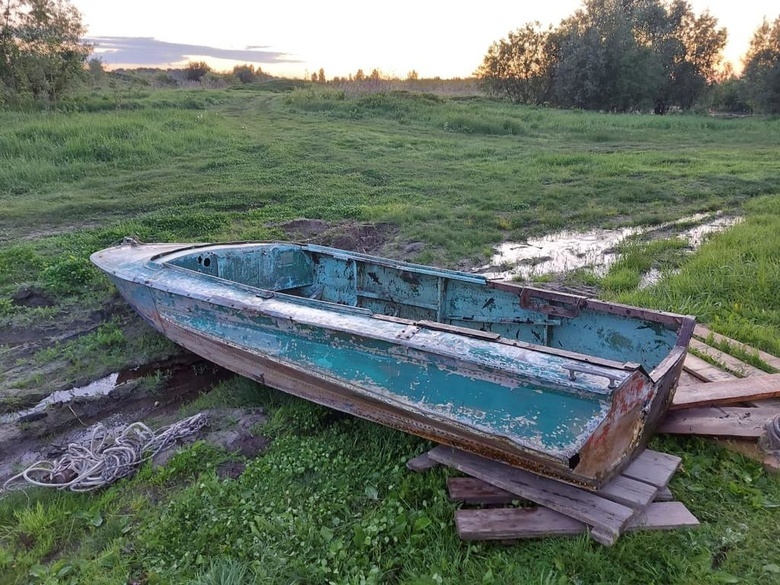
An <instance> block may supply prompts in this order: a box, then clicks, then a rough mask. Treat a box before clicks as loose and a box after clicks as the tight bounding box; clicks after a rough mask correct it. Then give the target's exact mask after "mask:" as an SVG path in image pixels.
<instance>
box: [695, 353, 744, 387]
mask: <svg viewBox="0 0 780 585" xmlns="http://www.w3.org/2000/svg"><path fill="white" fill-rule="evenodd" d="M683 370H685V371H686V372H688V373H689V374H691V375H693V376H694V377H696V378H699V380H701V381H702V382H721V381H724V380H736V379H737V377H736V376H735V375H734V374H729V373H728V372H726V371H725V370H721V369H720V368H717V367H715V366H713V365H712V364H710V363H708V362H705V361H704V360H703V359H701V358H700V357H697V356H695V355H693V354H692V353H689V354H688V355H686V356H685V362H684V363H683Z"/></svg>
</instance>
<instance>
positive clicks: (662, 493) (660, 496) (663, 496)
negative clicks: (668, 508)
mask: <svg viewBox="0 0 780 585" xmlns="http://www.w3.org/2000/svg"><path fill="white" fill-rule="evenodd" d="M655 501H656V502H672V501H674V494H673V493H672V490H670V489H669V486H668V485H667V486H665V487H662V488H661V489H660V490H658V493H657V494H656V495H655Z"/></svg>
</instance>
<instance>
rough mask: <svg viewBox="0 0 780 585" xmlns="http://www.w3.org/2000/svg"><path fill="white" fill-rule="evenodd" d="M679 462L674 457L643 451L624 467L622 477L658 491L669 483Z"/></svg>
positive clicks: (677, 458) (679, 460)
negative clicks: (641, 482) (653, 487)
mask: <svg viewBox="0 0 780 585" xmlns="http://www.w3.org/2000/svg"><path fill="white" fill-rule="evenodd" d="M681 462H682V459H680V458H679V457H677V456H676V455H669V454H668V453H659V452H658V451H653V450H651V449H645V450H644V451H642V452H641V453H640V454H639V455H638V456H637V457H636V459H634V460H633V461H632V462H631V463H630V464H629V466H628V467H626V469H625V470H624V471H623V475H625V476H626V477H631V478H633V479H637V480H639V481H643V482H645V483H649V484H650V485H653V486H655V487H657V488H659V489H660V488H662V487H665V486H666V485H667V484H668V483H669V480H670V479H672V476H673V475H674V474H675V472H676V471H677V469H678V468H679V467H680V463H681Z"/></svg>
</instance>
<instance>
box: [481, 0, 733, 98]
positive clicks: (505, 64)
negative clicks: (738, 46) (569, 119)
mask: <svg viewBox="0 0 780 585" xmlns="http://www.w3.org/2000/svg"><path fill="white" fill-rule="evenodd" d="M725 42H726V31H725V29H723V28H720V29H719V28H717V20H716V19H715V18H714V17H712V16H711V15H710V14H709V13H707V12H705V13H703V14H702V15H701V16H699V17H697V16H696V15H695V14H694V13H693V11H692V10H691V8H690V6H689V5H688V3H687V2H685V0H671V1H667V0H585V1H584V3H583V6H582V8H581V9H579V10H577V11H576V12H575V13H574V14H573V15H571V16H570V17H568V18H567V19H565V20H564V21H562V22H561V24H560V25H559V26H558V28H556V29H552V28H551V29H548V30H542V29H541V27H540V25H539V23H529V24H526V25H525V27H523V28H520V29H517V30H516V31H514V32H512V33H510V34H509V35H508V37H507V38H506V39H502V40H500V41H498V42H496V43H493V45H491V47H490V49H489V50H488V53H487V55H486V56H485V58H484V60H483V64H482V66H481V67H480V69H479V70H478V71H477V75H478V77H479V79H480V82H481V84H482V86H483V88H484V89H485V90H486V91H488V92H489V93H493V94H500V95H506V96H507V97H509V98H510V99H512V100H513V101H517V102H523V103H536V104H540V103H548V102H549V103H552V104H554V105H558V106H564V107H575V108H583V109H592V110H594V109H595V110H607V111H632V110H644V109H648V108H650V107H652V108H654V109H655V111H656V112H657V113H666V112H667V111H668V109H669V107H671V106H680V107H682V108H689V107H691V106H692V105H693V104H694V103H695V102H696V101H697V100H698V99H699V98H700V97H701V96H702V95H703V93H704V92H705V91H706V90H707V88H708V87H709V85H710V84H711V83H712V82H714V79H715V72H716V69H717V64H718V63H719V61H720V55H721V52H722V49H723V47H724V45H725Z"/></svg>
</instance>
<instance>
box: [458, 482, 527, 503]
mask: <svg viewBox="0 0 780 585" xmlns="http://www.w3.org/2000/svg"><path fill="white" fill-rule="evenodd" d="M447 494H448V495H449V498H450V501H453V502H462V503H464V504H471V505H478V506H490V505H507V504H511V503H512V502H513V501H517V500H518V499H520V498H518V496H516V495H515V494H512V493H509V492H508V491H506V490H502V489H501V488H497V487H496V486H494V485H492V484H489V483H487V482H486V481H482V480H481V479H477V478H476V477H450V478H449V479H448V480H447Z"/></svg>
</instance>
